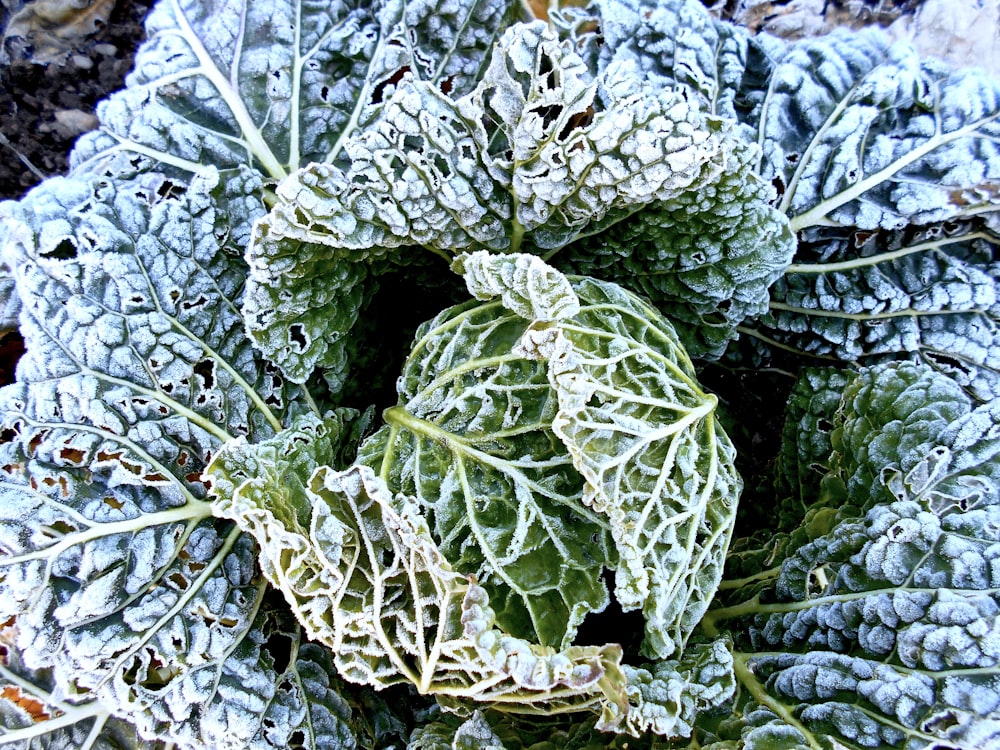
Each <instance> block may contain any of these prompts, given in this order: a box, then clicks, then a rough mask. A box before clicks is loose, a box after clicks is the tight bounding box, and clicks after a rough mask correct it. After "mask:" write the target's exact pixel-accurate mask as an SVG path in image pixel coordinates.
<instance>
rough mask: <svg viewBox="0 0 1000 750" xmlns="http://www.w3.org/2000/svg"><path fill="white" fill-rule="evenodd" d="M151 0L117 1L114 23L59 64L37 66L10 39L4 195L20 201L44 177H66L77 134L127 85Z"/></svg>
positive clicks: (0, 124) (0, 194)
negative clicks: (100, 105)
mask: <svg viewBox="0 0 1000 750" xmlns="http://www.w3.org/2000/svg"><path fill="white" fill-rule="evenodd" d="M152 3H153V0H118V2H116V3H115V7H114V10H113V11H112V13H111V17H110V18H109V20H108V23H107V24H106V25H104V26H103V28H101V29H100V31H98V32H97V33H96V34H94V35H92V36H89V37H87V38H85V39H82V40H81V41H80V43H79V44H78V45H77V47H76V48H75V49H73V50H71V51H70V52H69V53H68V54H66V55H65V59H64V60H63V61H62V62H61V64H56V63H50V64H47V65H45V64H39V63H36V62H34V61H33V60H32V56H31V54H32V50H31V49H30V48H28V47H24V46H23V45H20V44H18V43H17V40H16V39H15V40H7V45H6V49H5V50H4V52H5V53H6V57H7V58H8V60H7V64H6V65H4V66H2V67H0V153H2V154H3V157H2V158H0V199H5V198H15V199H16V198H20V197H21V196H22V195H23V194H24V193H25V192H26V191H27V190H28V189H29V188H30V187H32V186H33V185H35V184H36V183H38V182H40V181H41V180H42V179H43V178H44V177H47V176H50V175H57V174H63V173H65V172H66V170H67V167H68V157H69V152H70V149H71V148H72V147H73V143H74V142H75V141H76V139H77V137H78V136H79V135H80V134H81V133H83V132H86V131H87V130H90V129H92V128H94V127H96V125H97V119H96V117H95V115H94V109H95V107H96V106H97V103H98V102H99V101H101V100H102V99H105V98H106V97H107V96H108V95H109V94H110V93H112V92H114V91H117V90H118V89H120V88H122V86H123V85H124V80H125V75H126V74H127V73H128V72H129V71H130V70H131V69H132V60H133V58H134V56H135V50H136V47H138V45H139V43H140V42H141V41H142V40H143V38H144V29H143V25H142V24H143V20H144V19H145V17H146V13H147V12H148V11H149V8H150V6H151V5H152Z"/></svg>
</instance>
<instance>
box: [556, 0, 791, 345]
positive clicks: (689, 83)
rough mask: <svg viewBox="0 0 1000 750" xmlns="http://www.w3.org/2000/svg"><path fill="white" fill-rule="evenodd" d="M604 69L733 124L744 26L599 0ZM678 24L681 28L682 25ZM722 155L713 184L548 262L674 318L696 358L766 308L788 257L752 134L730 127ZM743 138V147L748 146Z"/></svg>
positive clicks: (661, 5) (673, 9) (694, 7)
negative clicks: (679, 94)
mask: <svg viewBox="0 0 1000 750" xmlns="http://www.w3.org/2000/svg"><path fill="white" fill-rule="evenodd" d="M597 5H598V6H599V7H600V8H601V12H602V20H601V34H602V35H603V37H604V38H605V40H606V43H605V45H604V46H603V47H602V48H601V51H600V55H599V57H598V62H597V66H598V68H599V69H600V70H601V71H602V74H604V75H607V76H608V77H610V76H612V75H613V74H614V75H618V76H625V75H631V76H635V77H637V78H639V79H640V80H642V81H644V82H646V83H647V85H652V86H654V87H657V88H666V89H671V90H683V91H684V93H685V96H686V97H687V98H688V100H690V101H693V102H698V103H699V105H700V107H699V108H700V109H701V110H702V111H704V112H710V113H712V114H715V115H719V116H722V117H725V118H726V119H727V120H728V121H730V123H731V122H732V121H733V120H735V119H736V116H737V111H736V108H737V105H738V104H739V100H740V99H743V98H746V97H747V96H748V93H747V92H745V91H742V90H741V87H742V86H744V79H745V78H746V77H748V60H747V55H748V50H747V44H748V39H747V35H746V32H745V31H743V30H741V29H738V28H736V27H734V26H731V25H729V24H723V23H719V22H717V21H715V20H714V19H713V18H712V17H711V15H710V14H709V13H708V11H707V10H706V9H705V7H704V6H703V5H702V4H701V3H698V2H697V1H696V0H661V2H655V3H649V2H643V1H642V0H638V1H636V0H602V2H599V3H597ZM679 30H682V31H679ZM727 135H728V137H729V138H730V139H731V144H730V148H731V149H732V151H731V153H730V155H729V156H728V157H727V159H726V163H725V168H724V170H723V171H722V172H721V174H720V176H719V178H718V179H716V180H713V181H712V183H711V184H710V185H706V186H705V187H703V188H702V189H699V190H693V191H687V192H684V193H680V194H678V195H676V196H673V197H671V198H670V199H668V200H666V201H664V202H662V203H654V204H652V205H650V206H648V207H647V208H646V209H645V210H642V211H640V212H638V213H637V214H636V215H635V216H634V217H632V218H631V219H629V220H627V221H624V222H622V223H621V224H618V225H616V226H613V227H610V228H609V229H608V230H607V231H604V232H601V233H599V234H596V233H591V235H592V236H589V237H587V238H584V239H582V240H581V241H580V242H577V243H575V244H574V245H573V246H571V247H569V248H567V250H566V251H564V252H562V253H560V255H559V256H558V257H556V258H555V259H554V261H555V262H556V263H557V264H558V265H559V267H560V268H563V269H564V270H572V271H573V272H574V273H583V274H587V275H592V276H597V277H598V278H603V279H609V280H613V281H616V282H617V283H619V284H622V285H623V286H625V287H627V288H629V289H632V290H633V291H637V292H640V293H642V294H643V295H644V296H646V297H647V298H649V299H650V300H651V301H652V302H653V303H654V304H655V305H656V306H657V307H658V308H659V309H660V310H661V311H662V312H664V313H665V314H667V315H668V316H669V317H670V318H671V320H672V321H673V322H674V323H675V325H676V327H677V329H678V332H679V333H680V335H681V338H682V340H683V341H684V344H685V346H686V347H687V349H688V351H689V352H690V353H691V355H692V356H694V357H708V358H717V357H719V356H721V355H722V353H723V352H724V350H725V349H726V347H727V346H728V345H729V344H730V343H731V342H732V340H733V339H734V338H735V337H736V335H737V326H739V325H741V324H742V323H743V322H744V321H745V320H747V319H748V318H756V317H758V316H760V315H763V314H764V313H766V312H767V310H768V301H769V297H768V288H769V287H770V286H771V285H772V284H773V283H774V282H775V281H776V280H777V279H778V278H779V277H780V276H781V274H782V273H783V272H784V270H785V267H786V266H787V265H788V263H789V262H790V261H791V258H792V253H793V252H794V247H795V241H794V238H793V235H792V233H791V231H790V230H789V228H788V221H787V218H786V217H785V216H784V215H783V214H782V213H781V212H779V211H777V210H776V209H774V208H773V207H772V206H771V203H772V202H773V201H774V199H775V193H774V189H773V187H772V186H771V185H770V183H769V182H768V180H766V179H761V178H760V176H759V175H758V174H757V167H758V162H759V158H760V152H759V150H758V148H757V147H756V146H755V145H751V143H750V141H752V140H753V134H752V133H749V132H748V131H745V130H743V129H738V128H732V129H731V130H729V131H727ZM744 141H745V142H744Z"/></svg>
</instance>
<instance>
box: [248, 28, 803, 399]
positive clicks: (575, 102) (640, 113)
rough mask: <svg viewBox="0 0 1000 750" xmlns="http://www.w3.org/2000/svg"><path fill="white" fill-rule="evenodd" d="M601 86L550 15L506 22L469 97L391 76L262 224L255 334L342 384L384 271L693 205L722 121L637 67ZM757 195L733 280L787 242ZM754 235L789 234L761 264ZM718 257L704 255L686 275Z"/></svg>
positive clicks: (536, 250) (727, 142) (252, 291)
mask: <svg viewBox="0 0 1000 750" xmlns="http://www.w3.org/2000/svg"><path fill="white" fill-rule="evenodd" d="M553 71H556V72H553ZM607 75H609V76H610V75H611V71H608V73H607ZM597 90H598V84H597V83H596V82H595V80H594V74H593V71H590V70H588V68H587V66H586V64H585V63H584V61H583V59H582V58H581V57H580V56H579V55H578V54H577V53H576V52H575V51H574V49H573V47H572V45H571V44H569V43H568V42H565V41H563V42H561V41H560V40H559V39H558V38H557V37H556V36H555V35H554V34H553V33H552V32H550V31H549V30H548V29H546V27H545V26H544V25H542V24H521V25H516V26H513V27H511V28H510V29H508V30H507V31H505V33H504V34H503V36H502V37H501V39H500V40H499V42H498V44H497V46H496V48H495V50H494V53H493V55H492V57H491V58H490V63H489V65H488V67H487V68H486V69H485V71H484V73H483V76H482V78H481V80H480V81H479V83H478V85H477V86H476V87H475V88H474V89H473V90H472V91H471V92H470V93H468V94H467V95H466V96H463V97H460V98H456V97H455V96H454V95H453V94H450V93H448V92H444V91H442V89H441V88H440V87H438V86H435V85H434V84H432V83H431V82H428V81H423V80H416V79H410V78H407V79H405V80H402V81H401V82H399V83H398V85H396V86H395V88H394V89H393V93H392V96H391V97H388V95H387V99H386V101H385V103H384V104H383V105H382V107H381V110H380V113H379V116H378V117H377V118H376V119H375V120H373V121H372V122H371V124H370V126H369V127H367V128H366V129H365V130H364V131H363V132H360V133H358V134H356V135H355V136H353V137H351V138H348V139H346V140H345V141H344V145H343V153H344V154H345V155H346V156H347V157H348V160H349V163H345V164H344V165H343V167H342V168H341V167H334V166H331V165H328V164H314V165H311V166H309V167H307V168H305V169H303V170H300V171H299V172H297V173H295V174H293V175H291V176H290V177H289V178H288V179H287V180H285V181H284V182H283V183H282V184H281V185H280V186H279V188H278V201H277V204H276V205H275V207H274V208H273V209H272V211H271V212H270V213H269V214H268V216H267V217H265V218H264V219H262V220H261V221H260V222H258V224H257V226H256V230H255V235H254V237H253V240H252V242H251V245H250V248H249V250H248V254H247V258H248V261H249V263H250V266H251V277H250V280H249V283H248V293H247V296H246V301H245V306H244V317H245V319H246V324H247V328H248V330H249V331H250V332H251V335H252V337H253V339H254V342H255V344H256V345H257V346H258V347H259V348H260V350H261V351H262V352H263V353H264V354H265V356H267V357H268V358H269V359H271V360H272V361H274V362H275V363H276V364H277V365H278V366H279V367H280V368H281V369H282V371H283V372H284V374H285V375H286V376H287V377H289V378H290V379H291V380H293V381H295V382H300V383H301V382H305V381H306V380H307V379H308V378H310V377H311V376H312V375H313V373H314V372H316V371H317V370H318V371H319V372H320V373H322V375H323V376H324V377H325V378H326V380H327V382H328V383H329V385H330V386H331V388H332V389H333V390H334V391H338V390H340V389H341V388H342V387H343V386H344V384H345V382H346V378H347V369H348V367H349V365H350V362H349V359H350V353H351V347H352V343H351V342H352V340H353V338H354V337H355V336H356V335H357V327H358V323H359V315H360V310H361V308H362V307H364V306H365V305H367V304H368V302H369V301H370V300H371V298H372V296H373V295H374V293H375V290H376V289H377V288H378V286H379V283H380V282H379V277H380V276H381V275H382V274H386V273H390V272H394V271H396V270H397V269H402V268H407V267H409V266H411V265H413V264H414V263H417V264H419V265H430V263H432V262H434V261H436V260H437V258H436V257H435V256H439V257H442V258H445V259H446V260H448V261H450V260H451V259H453V258H454V257H455V256H457V255H459V254H461V253H463V252H474V251H476V250H480V249H487V250H491V251H494V252H517V251H520V252H525V253H532V254H538V255H551V254H553V253H554V252H556V251H558V250H559V249H560V248H562V247H564V246H566V245H568V244H569V243H571V242H572V241H573V240H575V239H577V238H579V237H583V236H591V235H596V234H599V233H600V232H601V231H602V230H604V229H606V228H608V227H610V226H612V225H614V224H616V223H617V222H620V221H622V220H623V219H626V218H627V217H628V216H630V215H632V214H634V213H635V212H636V211H640V210H641V209H643V208H644V207H647V206H655V205H659V204H660V203H661V202H664V201H669V200H673V199H675V198H676V199H679V200H680V199H681V198H683V199H684V200H685V201H686V202H687V203H692V202H696V201H697V198H696V197H695V196H696V195H697V192H698V191H699V189H701V188H704V187H705V186H706V185H708V184H710V183H712V182H713V181H714V180H716V178H717V177H719V175H720V174H721V173H722V172H723V170H724V168H726V167H727V166H729V161H730V154H731V151H732V150H733V148H734V142H735V141H734V139H733V137H732V134H731V132H730V127H729V126H728V125H727V124H726V123H725V122H724V121H722V120H721V119H719V118H715V117H711V116H708V115H706V114H705V112H704V111H703V110H701V109H700V108H699V107H698V106H697V104H692V103H691V102H689V101H688V100H687V98H686V97H685V95H684V94H683V93H682V92H675V91H672V90H669V89H662V88H656V87H654V86H652V85H646V84H644V83H641V82H639V81H637V83H636V85H635V86H634V87H632V88H629V89H627V90H625V89H621V90H619V89H618V88H615V89H614V94H613V96H612V95H611V94H608V96H611V98H610V99H607V100H606V101H605V100H601V99H599V98H598V97H597ZM609 91H610V90H609ZM744 161H745V160H744ZM744 161H741V162H740V164H743V163H744ZM760 188H761V186H760V185H756V184H755V185H753V186H752V187H751V191H752V192H755V191H758V190H759V189H760ZM715 208H716V206H715V205H703V204H702V203H697V205H692V206H690V207H689V213H694V214H697V215H700V214H701V213H702V212H706V215H707V214H708V213H711V212H712V211H713V210H714V209H715ZM758 208H763V204H761V205H760V206H757V207H756V208H755V209H753V210H751V211H748V212H746V213H747V214H748V215H749V216H750V219H749V224H751V225H752V226H753V227H754V229H748V233H747V235H746V236H747V242H746V243H745V244H744V246H741V249H740V251H739V253H738V254H739V255H740V256H741V258H742V260H737V261H735V262H734V263H733V264H732V267H733V268H734V269H735V267H736V266H739V267H741V268H742V269H743V271H742V272H739V273H738V274H737V277H738V278H737V281H738V282H739V283H740V284H742V283H743V282H746V281H749V278H748V277H749V276H752V277H754V281H756V278H757V277H760V276H769V275H770V274H771V273H772V266H773V265H775V263H777V264H778V265H783V264H784V263H786V262H787V257H785V256H786V255H787V254H788V253H790V246H789V244H788V241H789V240H790V236H789V235H788V234H787V232H786V231H783V228H782V227H783V225H781V224H780V222H777V221H775V218H776V217H775V216H773V215H772V214H770V213H768V212H767V210H766V209H765V211H764V213H763V214H761V212H760V211H759V210H757V209H758ZM758 229H759V230H760V232H758V231H757V230H758ZM765 237H766V239H765ZM757 240H761V241H765V242H766V243H767V247H768V248H769V249H770V248H771V245H772V244H777V245H779V246H780V247H779V248H778V250H776V252H777V254H778V255H780V256H781V257H780V259H779V260H778V261H775V262H771V261H768V262H767V263H766V264H765V266H764V268H763V270H761V268H760V264H759V263H758V259H757V258H756V256H755V257H753V258H750V257H749V254H750V253H752V252H753V251H752V250H751V246H752V245H753V243H754V242H755V241H757ZM772 241H773V242H772ZM734 247H735V243H734ZM785 249H787V250H788V253H785V252H784V250H785ZM418 256H422V257H418ZM415 257H416V260H414V258H415ZM713 261H714V259H712V258H707V257H702V260H701V262H700V263H697V264H696V265H698V266H699V268H696V269H693V270H692V272H691V273H692V275H696V274H698V273H699V272H704V270H705V267H706V266H707V265H709V264H711V263H712V262H713ZM436 273H437V274H438V275H440V268H438V269H436ZM428 275H429V276H430V275H432V274H428ZM407 276H408V278H412V274H409V273H408V274H407ZM702 286H704V284H702ZM759 291H760V290H759V289H758V288H757V286H756V285H754V291H753V292H752V293H751V296H752V297H753V301H752V303H751V305H752V307H753V309H754V310H758V309H759V307H760V301H761V300H760V294H759ZM730 292H731V290H730V291H727V292H726V294H727V295H728V294H729V293H730ZM718 303H719V301H718V299H716V298H715V297H713V299H712V302H711V303H710V305H711V309H713V310H715V309H716V307H717V306H718ZM746 312H747V310H746V309H745V308H743V307H739V312H738V313H736V314H734V317H736V315H740V314H746ZM741 319H742V318H741ZM730 335H731V329H730V330H729V331H728V332H727V338H726V340H727V341H728V338H729V336H730Z"/></svg>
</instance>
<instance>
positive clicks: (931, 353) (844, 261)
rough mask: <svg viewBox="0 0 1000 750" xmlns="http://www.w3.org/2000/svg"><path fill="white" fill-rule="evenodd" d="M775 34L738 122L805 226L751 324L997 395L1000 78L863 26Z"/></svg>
mask: <svg viewBox="0 0 1000 750" xmlns="http://www.w3.org/2000/svg"><path fill="white" fill-rule="evenodd" d="M772 47H773V48H771V49H770V51H769V53H768V54H770V55H771V56H772V57H773V58H774V60H775V62H774V64H772V65H771V66H770V68H769V70H768V72H769V73H770V78H769V80H768V82H767V84H766V89H765V91H764V92H763V93H760V92H757V93H750V95H749V96H748V97H747V98H748V100H750V101H752V102H754V103H755V106H753V107H752V108H751V113H750V116H749V120H750V122H751V124H752V125H753V127H754V128H755V129H756V130H757V133H758V141H759V142H760V143H761V144H762V146H763V149H764V159H763V163H762V164H761V167H760V171H761V174H762V176H763V177H764V178H765V179H768V180H771V181H772V182H774V183H775V184H776V185H777V186H778V189H779V192H780V193H781V200H780V203H779V205H778V207H779V209H781V210H782V211H783V212H785V213H787V214H788V215H789V216H790V217H791V226H792V228H793V229H794V230H796V231H798V232H799V233H800V235H801V236H800V246H799V251H798V253H797V257H796V262H795V263H793V264H792V265H791V266H790V267H789V269H788V271H789V273H788V274H787V275H786V276H785V278H784V279H782V280H781V281H779V282H778V283H777V284H776V285H775V289H774V292H773V301H772V304H771V309H772V313H773V314H772V316H771V317H770V319H768V320H767V321H766V327H765V330H763V331H761V332H760V333H758V334H757V335H759V336H761V337H763V338H766V339H769V340H772V341H775V342H777V343H778V345H779V346H781V347H783V348H787V347H791V348H793V349H796V350H801V351H806V352H809V353H812V354H817V355H820V356H824V357H830V356H832V357H836V358H838V359H842V360H850V361H865V362H866V363H872V362H873V361H877V360H873V358H876V357H881V358H898V357H899V356H900V355H905V354H918V355H919V356H921V357H922V358H923V359H925V361H928V362H930V363H932V364H934V365H935V366H937V367H939V368H941V369H943V370H946V371H948V372H950V373H951V374H952V375H953V376H954V377H956V378H958V379H960V380H961V381H962V382H963V384H964V385H965V386H966V387H968V388H969V389H970V390H971V391H973V392H974V393H976V394H977V396H978V397H979V398H982V399H984V400H985V399H989V398H992V397H994V396H995V395H996V393H998V392H1000V390H998V389H1000V385H998V383H1000V377H998V375H997V372H998V371H1000V326H998V323H997V299H998V294H997V289H996V277H997V271H996V267H995V260H994V259H993V257H992V256H993V255H994V254H995V253H994V252H993V248H994V247H995V245H996V233H995V231H990V230H987V225H988V224H990V223H991V222H992V223H993V224H995V217H996V215H997V209H998V207H1000V201H998V198H997V196H998V191H997V186H998V185H1000V149H998V146H997V135H998V134H1000V86H998V84H997V82H996V80H994V79H993V78H991V77H989V76H987V75H985V74H984V73H982V72H977V71H974V70H965V71H962V70H951V69H949V68H947V67H945V66H943V65H942V64H940V63H936V62H933V61H921V60H920V59H919V57H918V55H917V53H916V51H915V50H914V49H913V48H912V47H909V46H907V45H902V44H900V45H895V46H891V47H890V46H889V43H888V41H887V40H886V38H885V37H884V36H882V35H880V34H879V33H877V32H875V31H866V32H863V33H849V32H846V31H841V32H837V33H834V34H832V35H831V36H829V37H827V38H823V39H815V40H808V41H804V42H800V43H797V44H794V45H791V46H789V47H788V48H786V49H778V47H776V46H772ZM977 217H984V218H985V221H984V220H983V219H980V218H977ZM918 227H919V228H918Z"/></svg>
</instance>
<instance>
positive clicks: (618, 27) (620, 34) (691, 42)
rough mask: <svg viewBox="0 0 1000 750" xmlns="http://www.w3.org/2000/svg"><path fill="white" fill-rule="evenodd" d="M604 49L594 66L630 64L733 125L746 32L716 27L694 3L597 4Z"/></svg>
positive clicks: (614, 0) (629, 0)
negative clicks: (679, 88) (678, 89)
mask: <svg viewBox="0 0 1000 750" xmlns="http://www.w3.org/2000/svg"><path fill="white" fill-rule="evenodd" d="M596 5H597V7H599V8H600V11H601V16H602V18H603V23H602V24H601V33H602V34H603V36H604V38H605V45H604V46H603V47H602V49H601V58H600V61H599V65H600V66H601V67H602V69H603V68H606V67H608V66H609V65H610V64H612V63H613V62H616V61H624V60H630V61H634V63H635V64H636V66H637V67H638V68H639V69H640V70H641V74H642V76H643V78H645V79H646V80H649V81H650V82H651V83H653V84H654V85H657V86H668V87H676V86H683V87H685V88H686V89H687V90H688V91H689V92H690V93H691V94H692V95H694V96H697V97H699V98H701V99H702V101H703V102H704V103H705V105H706V108H707V109H708V111H710V112H712V113H713V114H716V115H720V116H722V117H726V118H730V119H735V117H736V110H735V102H734V101H733V100H734V98H735V96H736V94H737V91H738V90H739V88H740V86H741V84H742V82H743V76H744V74H745V70H746V57H747V45H748V42H749V34H748V32H747V31H746V29H743V28H740V27H738V26H734V25H732V24H728V23H720V22H719V21H716V20H715V19H714V18H713V17H712V15H711V14H710V13H709V12H708V10H706V8H705V6H704V5H703V4H702V3H699V2H697V0H659V1H658V2H647V1H645V0H598V2H597V3H596Z"/></svg>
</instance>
